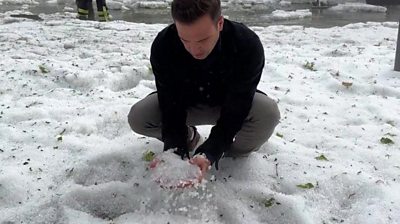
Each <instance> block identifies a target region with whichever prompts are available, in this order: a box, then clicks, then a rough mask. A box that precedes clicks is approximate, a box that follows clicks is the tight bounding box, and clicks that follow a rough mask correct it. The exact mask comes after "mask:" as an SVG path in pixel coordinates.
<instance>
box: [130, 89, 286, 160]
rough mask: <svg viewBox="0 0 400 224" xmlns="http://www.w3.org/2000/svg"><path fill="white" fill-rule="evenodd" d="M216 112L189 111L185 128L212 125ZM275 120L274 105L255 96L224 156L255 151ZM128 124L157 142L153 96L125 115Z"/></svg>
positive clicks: (217, 109) (262, 96) (199, 108)
mask: <svg viewBox="0 0 400 224" xmlns="http://www.w3.org/2000/svg"><path fill="white" fill-rule="evenodd" d="M220 111H221V108H220V107H208V106H203V105H201V106H196V107H192V108H189V109H188V114H187V125H188V126H192V125H193V126H196V125H215V124H216V122H217V120H218V118H219V116H220ZM279 119H280V113H279V109H278V106H277V104H276V102H275V101H274V100H272V99H271V98H269V97H268V96H267V95H265V94H262V93H258V92H257V93H256V94H255V96H254V99H253V104H252V107H251V109H250V112H249V115H248V116H247V118H246V120H245V121H244V123H243V126H242V129H241V130H240V131H239V132H238V133H237V135H236V137H235V141H234V143H233V144H232V146H231V149H230V150H229V152H228V153H227V154H226V156H246V155H248V154H249V153H250V152H252V151H256V150H258V149H259V148H260V146H261V145H262V144H264V143H265V142H266V141H267V140H268V139H269V137H270V136H271V135H272V133H273V131H274V129H275V126H276V125H277V124H278V123H279ZM128 122H129V125H130V126H131V128H132V130H133V131H134V132H136V133H138V134H141V135H145V136H149V137H153V138H157V139H159V140H161V125H162V124H161V111H160V109H159V105H158V96H157V93H153V94H151V95H148V96H147V97H145V98H144V99H143V100H141V101H139V102H137V103H136V104H135V105H133V106H132V108H131V111H130V113H129V115H128Z"/></svg>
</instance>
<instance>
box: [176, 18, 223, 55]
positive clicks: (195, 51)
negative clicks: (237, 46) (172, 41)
mask: <svg viewBox="0 0 400 224" xmlns="http://www.w3.org/2000/svg"><path fill="white" fill-rule="evenodd" d="M175 25H176V28H177V30H178V36H179V38H180V39H181V41H182V43H183V45H184V46H185V49H186V50H187V51H188V52H189V53H190V54H191V55H192V56H193V57H194V58H195V59H198V60H203V59H205V58H207V56H208V55H209V54H210V53H211V51H212V50H213V49H214V46H215V44H216V43H217V41H218V38H219V32H220V31H221V30H222V28H223V25H224V18H223V17H222V16H221V17H220V18H219V19H218V21H217V23H215V21H213V20H212V19H211V17H210V16H209V15H207V14H206V15H204V16H202V17H200V18H199V19H197V20H196V21H194V22H193V23H191V24H185V23H180V22H179V21H175Z"/></svg>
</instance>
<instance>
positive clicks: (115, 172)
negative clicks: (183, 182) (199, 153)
mask: <svg viewBox="0 0 400 224" xmlns="http://www.w3.org/2000/svg"><path fill="white" fill-rule="evenodd" d="M8 14H9V13H8ZM8 14H7V15H8ZM7 15H6V14H0V24H1V25H0V58H1V59H0V83H1V85H0V223H2V224H5V223H31V224H35V223H80V224H84V223H115V224H117V223H118V224H121V223H229V224H231V223H371V224H372V223H373V224H376V223H393V224H394V223H400V213H399V212H398V211H399V210H400V195H399V189H400V183H399V182H400V147H399V142H400V137H399V136H400V128H399V125H400V118H399V116H398V114H399V113H400V73H399V72H394V71H393V64H394V55H395V46H396V37H397V27H398V24H397V23H359V24H351V25H348V26H345V27H334V28H330V29H316V28H304V27H300V26H270V27H266V28H262V27H252V29H253V30H255V31H256V32H257V33H258V35H259V36H260V38H261V40H262V42H263V44H264V48H265V56H266V61H265V62H266V64H265V68H264V72H263V77H262V79H261V82H260V84H259V89H260V90H263V91H265V92H266V93H268V94H269V95H270V96H271V97H272V98H274V99H276V100H277V102H278V105H279V108H280V110H281V115H282V119H281V123H280V124H279V125H278V127H277V129H276V132H275V134H274V135H273V136H272V137H271V139H270V141H269V142H268V143H266V144H265V145H263V146H262V148H261V149H260V150H259V151H258V152H256V153H253V154H251V155H250V156H249V157H248V158H242V159H235V160H232V159H223V160H221V162H220V170H219V171H216V170H215V169H214V168H213V169H212V170H211V171H210V173H209V175H208V176H207V180H208V181H207V183H203V185H201V186H199V187H198V188H193V189H186V190H166V189H162V188H160V187H159V186H158V184H157V183H155V182H154V181H153V180H152V179H151V172H150V171H149V170H148V169H147V167H148V162H147V161H146V160H144V159H143V157H142V155H143V153H144V152H145V151H147V150H151V151H153V152H155V153H156V154H159V153H161V151H162V150H161V149H162V143H160V142H159V141H157V140H154V139H149V138H146V137H143V136H139V135H137V134H135V133H133V132H132V131H131V130H130V128H129V125H128V123H127V119H126V115H127V113H128V112H129V109H130V107H131V105H132V104H134V103H135V102H137V101H138V100H140V99H142V98H143V97H145V96H146V95H147V94H149V93H150V92H152V91H154V90H155V85H154V81H153V76H152V72H151V67H150V63H149V47H150V45H151V42H152V40H153V38H154V37H155V35H156V34H157V32H158V31H159V30H161V29H162V28H163V27H164V26H165V25H145V24H134V23H127V22H122V21H114V22H110V23H98V22H82V21H79V20H75V19H73V18H72V16H73V14H71V15H70V16H61V15H58V14H57V15H49V16H45V15H43V18H44V21H30V20H24V19H17V18H11V17H9V16H7ZM208 129H209V127H201V128H200V132H201V133H202V134H203V135H205V136H206V135H207V131H208ZM111 220H112V221H111Z"/></svg>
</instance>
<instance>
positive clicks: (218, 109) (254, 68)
mask: <svg viewBox="0 0 400 224" xmlns="http://www.w3.org/2000/svg"><path fill="white" fill-rule="evenodd" d="M171 13H172V17H173V19H174V24H172V25H169V26H168V27H166V28H165V29H164V30H162V31H161V32H160V33H159V34H158V36H157V37H156V39H155V40H154V42H153V45H152V48H151V57H150V61H151V65H152V68H153V72H154V75H155V81H156V87H157V92H155V93H152V94H150V95H149V96H147V97H146V98H144V99H143V100H141V101H139V102H138V103H136V104H135V105H134V106H133V107H132V109H131V111H130V113H129V115H128V121H129V124H130V126H131V128H132V130H133V131H135V132H136V133H139V134H143V135H146V136H150V137H154V138H157V139H159V140H161V141H163V142H164V150H170V149H172V150H174V152H175V153H176V154H178V155H180V156H181V157H182V159H183V158H185V157H186V158H189V151H191V150H194V149H195V148H196V147H197V144H199V139H200V137H199V133H198V132H197V129H196V128H195V126H196V125H214V126H213V127H212V129H211V133H210V135H209V137H208V139H207V140H206V141H205V142H204V143H203V144H201V145H200V146H199V147H198V148H197V150H196V152H195V155H196V156H195V157H193V158H192V159H191V160H190V162H191V163H193V164H196V165H198V166H199V167H200V168H201V170H202V172H203V174H204V173H205V172H206V171H207V170H208V168H209V166H210V165H212V164H215V166H216V168H217V169H218V161H219V160H220V158H221V157H222V156H223V155H224V154H225V156H247V155H248V154H249V153H250V152H252V151H256V150H258V149H259V148H260V146H261V145H262V144H263V143H265V142H266V141H267V140H268V138H269V137H270V136H271V134H272V133H273V131H274V128H275V126H276V125H277V124H278V122H279V119H280V113H279V110H278V107H277V104H276V103H275V102H274V101H273V100H272V99H270V98H269V97H268V96H267V95H266V94H264V93H262V92H260V91H257V85H258V83H259V81H260V77H261V73H262V70H263V67H264V60H265V59H264V50H263V47H262V44H261V42H260V40H259V38H258V36H257V35H256V34H255V33H254V32H253V31H251V30H250V29H248V28H247V27H246V26H244V25H243V24H240V23H236V22H232V21H229V20H227V19H224V18H223V17H222V16H221V6H220V0H174V1H173V2H172V5H171Z"/></svg>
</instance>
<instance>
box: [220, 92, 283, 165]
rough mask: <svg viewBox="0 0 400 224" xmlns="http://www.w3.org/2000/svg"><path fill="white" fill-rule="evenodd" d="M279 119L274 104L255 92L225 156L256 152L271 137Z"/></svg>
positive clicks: (263, 95) (277, 110)
mask: <svg viewBox="0 0 400 224" xmlns="http://www.w3.org/2000/svg"><path fill="white" fill-rule="evenodd" d="M279 119H280V112H279V109H278V105H277V104H276V102H275V101H274V100H272V99H271V98H269V97H268V96H267V95H265V94H263V93H259V92H257V93H256V94H255V95H254V99H253V104H252V107H251V109H250V112H249V114H248V115H247V118H246V120H245V121H244V123H243V126H242V128H241V129H240V131H239V132H238V133H237V134H236V136H235V140H234V142H233V144H232V146H231V149H230V150H229V152H228V153H226V154H225V156H228V157H229V156H233V157H235V156H247V155H248V154H249V153H250V152H253V151H257V150H258V149H259V148H260V147H261V145H263V144H264V143H265V142H266V141H267V140H268V139H269V137H271V135H272V133H273V132H274V129H275V127H276V125H278V123H279Z"/></svg>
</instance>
